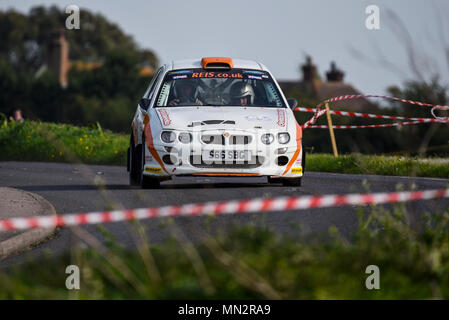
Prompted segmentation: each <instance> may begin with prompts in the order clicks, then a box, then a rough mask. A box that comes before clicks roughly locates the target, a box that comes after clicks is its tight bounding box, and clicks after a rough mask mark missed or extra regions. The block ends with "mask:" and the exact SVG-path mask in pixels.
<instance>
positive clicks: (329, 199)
mask: <svg viewBox="0 0 449 320" xmlns="http://www.w3.org/2000/svg"><path fill="white" fill-rule="evenodd" d="M436 198H449V189H438V190H424V191H403V192H391V193H384V192H383V193H372V194H345V195H322V196H296V197H277V198H270V199H261V198H259V199H250V200H232V201H220V202H206V203H196V204H185V205H180V206H166V207H160V208H146V209H132V210H116V211H106V212H90V213H76V214H65V215H59V216H56V217H55V216H35V217H28V218H13V219H4V220H0V231H11V230H25V229H33V228H45V227H54V226H74V225H84V224H98V223H105V222H117V221H125V220H134V219H138V220H140V219H149V218H157V217H174V216H197V215H209V214H214V215H218V214H236V213H245V212H260V211H263V212H269V211H270V212H271V211H281V210H304V209H311V208H328V207H339V206H346V205H368V204H383V203H395V202H404V201H413V200H428V199H436Z"/></svg>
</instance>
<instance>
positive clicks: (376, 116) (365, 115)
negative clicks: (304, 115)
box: [294, 107, 449, 123]
mask: <svg viewBox="0 0 449 320" xmlns="http://www.w3.org/2000/svg"><path fill="white" fill-rule="evenodd" d="M294 111H302V112H316V109H315V108H304V107H296V108H295V110H294ZM329 112H330V113H331V114H334V115H337V116H349V117H358V118H371V119H372V118H374V119H391V120H408V121H421V120H424V121H425V120H429V119H431V120H436V121H435V122H447V123H449V119H445V118H442V117H441V119H438V117H436V116H434V118H435V119H433V118H409V117H401V116H387V115H380V114H372V113H360V112H350V111H338V110H329Z"/></svg>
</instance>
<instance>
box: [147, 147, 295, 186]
mask: <svg viewBox="0 0 449 320" xmlns="http://www.w3.org/2000/svg"><path fill="white" fill-rule="evenodd" d="M300 146H301V144H300ZM153 147H154V150H153V154H152V153H151V152H150V151H149V149H148V148H147V146H145V147H144V150H145V164H144V168H145V169H144V174H145V175H148V176H153V177H158V178H160V179H167V178H168V177H170V176H179V175H216V176H273V177H282V178H297V177H301V176H302V175H303V167H302V152H303V150H302V147H300V148H299V149H300V150H299V152H298V146H297V142H296V141H293V143H292V142H291V143H289V144H286V145H279V144H274V145H273V146H270V147H266V146H264V145H262V146H261V145H260V144H259V145H258V146H252V145H247V146H220V147H217V146H216V145H215V146H210V145H208V146H204V145H200V144H198V145H195V144H190V145H182V144H181V143H177V144H171V145H170V146H168V145H154V146H153ZM280 148H285V149H286V150H285V152H284V153H282V154H278V153H277V152H278V151H277V150H278V149H280ZM217 149H218V150H225V151H244V150H248V151H249V152H250V153H251V159H249V160H248V161H235V160H234V161H205V160H203V158H202V153H203V152H206V151H210V150H217ZM154 151H156V152H157V155H158V158H159V159H157V157H154ZM292 158H295V160H294V161H292Z"/></svg>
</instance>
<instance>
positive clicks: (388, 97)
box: [322, 94, 449, 110]
mask: <svg viewBox="0 0 449 320" xmlns="http://www.w3.org/2000/svg"><path fill="white" fill-rule="evenodd" d="M360 98H382V99H389V100H395V101H400V102H404V103H409V104H414V105H418V106H421V107H432V108H438V109H441V110H449V106H443V105H437V104H431V103H424V102H419V101H412V100H408V99H401V98H396V97H391V96H379V95H374V94H357V95H346V96H339V97H334V98H330V99H327V100H325V101H323V102H322V103H323V104H324V103H328V102H336V101H342V100H351V99H360Z"/></svg>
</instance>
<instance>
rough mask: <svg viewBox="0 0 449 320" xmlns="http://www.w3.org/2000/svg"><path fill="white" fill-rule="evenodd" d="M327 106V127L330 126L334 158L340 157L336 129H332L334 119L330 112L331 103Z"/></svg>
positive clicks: (326, 104)
mask: <svg viewBox="0 0 449 320" xmlns="http://www.w3.org/2000/svg"><path fill="white" fill-rule="evenodd" d="M325 106H326V116H327V125H328V126H329V134H330V136H331V142H332V150H333V151H334V156H335V157H338V150H337V143H336V142H335V135H334V128H333V127H332V118H331V113H330V110H329V103H327V102H326V103H325Z"/></svg>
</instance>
